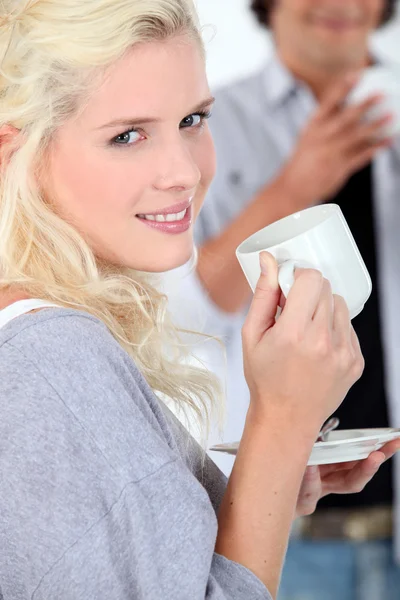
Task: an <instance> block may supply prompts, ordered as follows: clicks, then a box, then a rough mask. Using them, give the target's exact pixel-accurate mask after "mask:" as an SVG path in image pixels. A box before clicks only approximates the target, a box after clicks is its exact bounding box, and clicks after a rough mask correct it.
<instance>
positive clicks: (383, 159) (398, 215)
mask: <svg viewBox="0 0 400 600" xmlns="http://www.w3.org/2000/svg"><path fill="white" fill-rule="evenodd" d="M215 95H216V100H217V101H216V104H215V107H214V110H213V117H212V119H211V121H210V127H211V130H212V134H213V137H214V141H215V146H216V151H217V175H216V178H215V180H214V182H213V184H212V186H211V189H210V192H209V194H208V196H207V198H206V201H205V204H204V207H203V209H202V212H201V213H200V216H199V218H198V221H197V223H196V230H195V231H196V241H197V243H198V245H201V244H202V243H204V242H205V241H206V240H207V239H210V238H213V237H215V236H217V235H218V234H220V233H221V232H222V231H223V230H224V229H225V228H226V227H227V225H228V224H229V223H230V222H231V221H232V220H233V219H235V218H237V217H238V216H239V215H240V214H241V212H242V211H243V210H244V208H245V207H246V206H247V205H249V204H250V203H251V202H252V201H253V199H254V196H255V195H256V194H257V193H258V192H259V191H260V190H261V189H262V188H263V187H264V186H265V185H266V184H268V182H269V181H272V180H273V178H275V177H276V176H277V174H278V173H279V171H280V169H281V168H282V167H283V165H284V164H285V162H286V160H287V159H288V158H289V156H290V155H291V153H292V152H293V150H294V147H295V145H296V142H297V139H298V137H299V134H300V133H301V131H302V129H303V128H304V127H305V125H306V124H307V122H308V120H309V119H310V117H311V116H312V114H313V113H314V111H315V110H316V108H317V101H316V99H315V98H314V96H313V94H312V92H311V90H310V89H309V88H308V87H307V86H306V85H305V84H303V83H301V82H299V81H296V80H295V79H294V77H293V76H292V75H291V73H290V72H289V71H288V70H287V69H286V68H285V67H284V65H282V63H281V62H280V60H279V58H278V57H277V56H276V55H275V56H274V57H272V59H271V60H270V62H269V63H268V64H267V66H266V67H265V68H264V69H263V70H262V71H261V72H260V73H257V74H255V75H252V76H251V77H249V78H247V79H244V80H241V81H239V82H236V83H234V84H233V85H230V86H228V87H226V88H223V89H222V90H220V91H217V93H216V94H215ZM373 180H374V212H375V219H376V225H377V246H378V247H377V255H378V256H377V260H378V267H379V268H378V271H379V281H380V290H381V293H382V297H381V309H382V310H381V313H382V314H381V320H382V330H383V346H384V354H385V359H386V374H387V392H388V401H389V412H390V421H391V425H392V426H393V427H400V368H399V365H400V314H399V313H398V311H399V308H400V260H399V258H400V140H397V141H396V143H395V144H394V145H393V147H392V148H390V149H388V150H384V151H380V152H379V153H378V155H377V156H376V158H375V160H374V163H373ZM360 218H362V214H360ZM180 274H181V275H183V274H184V269H182V270H180ZM227 293H228V290H227ZM178 296H179V297H180V298H182V297H185V302H184V305H183V303H182V301H179V300H178V301H176V299H175V300H173V302H172V309H173V312H174V313H175V315H176V316H179V319H183V320H184V323H185V325H189V326H191V328H192V329H196V328H197V329H198V328H199V327H200V328H202V329H203V330H204V331H206V332H207V333H210V334H212V335H215V336H221V337H222V339H223V340H224V341H225V343H226V348H227V363H226V364H227V370H226V377H225V375H224V373H225V362H224V358H223V357H222V356H221V352H220V350H219V348H218V345H217V344H213V343H212V342H211V343H207V344H204V346H203V347H201V348H199V349H198V350H197V353H198V355H199V357H200V358H201V359H202V361H203V362H204V363H205V364H206V365H207V366H208V367H210V368H212V369H213V370H214V371H216V372H217V374H218V375H220V377H221V378H222V379H223V380H225V379H226V393H227V418H226V426H225V428H224V433H223V441H226V442H228V441H234V440H238V439H240V436H241V434H242V431H243V427H244V422H245V416H246V411H247V408H248V403H249V392H248V389H247V385H246V382H245V378H244V373H243V367H242V347H241V326H242V324H243V322H244V318H245V315H246V312H247V311H246V310H245V311H243V312H242V313H240V314H237V315H233V316H232V315H228V314H226V313H224V312H223V311H221V310H220V309H219V308H218V307H216V306H215V304H213V303H212V301H211V300H210V298H209V297H208V295H207V293H206V291H205V290H204V288H203V287H202V286H201V284H200V282H199V281H198V279H197V278H196V276H195V275H194V273H191V274H190V275H188V276H184V278H183V281H182V284H181V286H180V290H179V294H177V295H176V297H178ZM189 299H190V300H189ZM177 307H179V312H178V311H177ZM179 319H178V320H179ZM361 409H362V407H360V410H361ZM211 441H212V442H214V441H215V439H213V440H211ZM212 457H213V459H214V460H215V461H216V462H217V464H219V466H220V467H221V468H222V469H223V470H225V472H226V473H229V470H230V468H231V465H232V463H233V460H232V458H231V457H229V456H226V455H216V453H212ZM398 462H400V461H398ZM396 496H397V497H398V499H399V501H400V465H399V464H398V466H397V486H396ZM399 517H400V511H399ZM399 522H400V518H399ZM398 549H399V556H400V544H399V547H398Z"/></svg>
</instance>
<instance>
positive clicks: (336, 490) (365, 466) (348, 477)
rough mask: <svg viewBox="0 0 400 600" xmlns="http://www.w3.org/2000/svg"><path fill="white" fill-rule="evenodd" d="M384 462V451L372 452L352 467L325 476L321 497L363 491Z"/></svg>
mask: <svg viewBox="0 0 400 600" xmlns="http://www.w3.org/2000/svg"><path fill="white" fill-rule="evenodd" d="M384 462H385V455H384V454H383V452H379V451H377V452H372V453H371V454H370V455H369V457H368V458H366V459H365V460H361V461H359V462H358V463H357V464H356V465H355V466H354V467H353V468H352V469H350V470H349V469H341V470H338V471H336V472H333V473H331V474H330V475H327V476H326V477H323V479H322V495H321V497H323V496H327V495H328V494H355V493H358V492H361V491H362V490H363V489H364V487H365V486H366V485H367V483H368V482H369V481H371V479H372V477H373V476H374V475H375V474H376V473H377V471H378V470H379V467H380V466H381V465H382V463H384Z"/></svg>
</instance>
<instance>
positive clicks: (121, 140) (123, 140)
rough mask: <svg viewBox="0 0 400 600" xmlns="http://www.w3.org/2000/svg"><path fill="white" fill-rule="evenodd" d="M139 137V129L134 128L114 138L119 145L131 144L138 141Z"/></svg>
mask: <svg viewBox="0 0 400 600" xmlns="http://www.w3.org/2000/svg"><path fill="white" fill-rule="evenodd" d="M139 139H140V133H139V132H138V131H135V130H134V129H131V130H130V131H125V132H124V133H121V134H120V135H118V136H117V137H116V138H114V140H113V143H114V144H117V145H118V146H130V145H131V144H134V143H135V142H137V141H138V140H139Z"/></svg>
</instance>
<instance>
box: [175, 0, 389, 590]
mask: <svg viewBox="0 0 400 600" xmlns="http://www.w3.org/2000/svg"><path fill="white" fill-rule="evenodd" d="M251 8H252V10H253V11H254V13H255V15H256V16H257V18H258V20H259V22H260V24H261V25H262V26H265V27H268V28H270V29H271V31H272V34H273V38H274V42H275V47H276V52H275V54H274V56H273V57H272V59H271V60H270V62H269V63H268V65H267V66H266V67H265V68H264V69H263V70H262V72H260V73H258V74H256V75H253V76H251V77H249V78H247V79H245V80H242V81H239V82H238V83H235V84H233V85H230V86H229V87H227V88H225V89H222V90H220V91H219V92H217V94H216V98H217V101H216V105H215V108H214V111H213V117H212V119H211V121H210V125H211V130H212V133H213V136H214V140H215V144H216V151H217V159H218V168H217V177H216V179H215V181H214V184H213V186H212V188H211V191H210V194H209V196H208V198H207V200H206V202H205V205H204V208H203V210H202V213H201V214H200V217H199V219H198V221H197V232H196V237H197V243H198V249H199V260H198V265H197V272H196V273H195V274H192V275H191V276H189V278H187V285H186V293H189V294H190V302H188V297H187V295H186V298H185V305H186V306H187V305H188V304H190V306H191V308H193V307H195V306H196V307H197V309H198V311H199V314H202V315H204V318H205V325H204V329H205V331H206V332H207V333H210V334H212V335H215V336H220V337H222V339H223V340H224V342H225V344H226V349H227V382H226V383H227V421H226V427H225V430H224V439H223V441H226V442H228V441H236V440H238V439H240V436H241V433H242V429H243V425H244V420H245V416H246V412H247V408H248V403H249V392H248V390H247V386H246V383H245V379H244V374H243V367H242V353H241V327H242V324H243V321H244V317H245V314H246V311H247V308H248V305H249V302H250V289H249V287H248V284H247V282H246V280H245V278H244V275H243V274H242V271H241V269H240V266H239V264H238V262H237V260H236V257H235V249H236V247H237V246H238V245H239V243H240V242H241V241H243V240H244V239H245V238H246V237H248V236H249V235H251V234H252V233H254V232H255V231H257V230H259V229H261V228H262V227H265V226H266V225H268V224H269V223H271V222H273V221H275V220H277V219H279V218H281V217H284V216H286V215H289V214H291V213H294V212H297V211H298V210H302V209H304V208H307V207H309V206H311V205H313V204H316V203H322V202H334V203H337V204H339V206H340V207H341V209H342V211H343V212H344V215H345V217H346V220H347V222H348V223H349V226H350V229H351V230H352V232H353V235H354V237H355V239H356V242H357V244H358V247H359V249H360V252H361V254H362V256H363V258H364V260H365V262H366V265H367V268H368V270H369V272H370V275H371V278H372V282H373V293H372V295H371V297H370V299H369V301H368V302H367V304H366V306H365V308H364V311H363V312H362V313H361V314H360V315H359V316H358V317H356V318H355V319H354V321H353V324H354V327H355V329H356V332H357V334H358V336H359V339H360V343H361V347H362V350H363V353H364V357H365V360H366V368H365V371H364V374H363V377H362V378H361V379H360V381H359V382H357V384H356V385H355V386H354V387H353V388H352V390H350V393H349V395H348V396H347V398H346V399H345V401H344V402H343V404H342V406H341V407H340V408H339V410H338V411H337V413H336V414H337V416H338V417H339V419H340V428H342V429H354V428H356V429H357V428H364V427H373V428H375V427H387V426H389V425H390V426H397V427H399V426H400V375H399V369H398V365H399V364H400V362H399V359H400V315H398V314H397V313H398V310H399V307H400V273H399V267H398V263H399V259H398V258H397V257H400V143H399V141H398V140H383V141H382V140H381V141H379V142H378V141H377V133H379V131H380V129H381V128H382V127H383V126H384V124H385V123H386V120H380V121H378V122H374V124H373V125H372V126H371V124H368V123H366V122H365V120H364V119H363V116H364V115H365V114H366V113H367V112H368V110H369V109H370V108H371V106H373V105H374V104H375V103H377V102H379V98H378V97H371V98H370V99H369V100H368V102H366V103H363V104H362V105H358V106H357V107H346V106H345V99H346V96H347V94H348V93H349V91H350V90H351V88H352V86H353V85H354V83H355V81H356V78H357V74H358V73H360V71H362V69H364V68H365V67H367V66H368V65H370V64H372V63H374V62H377V61H379V58H378V57H375V56H372V55H371V52H370V47H369V39H370V35H371V33H372V32H373V31H374V30H375V29H376V28H377V27H379V26H381V25H382V24H383V23H386V22H387V21H388V20H389V19H390V18H391V17H392V15H393V12H394V2H393V1H389V0H386V1H385V0H254V1H253V2H252V5H251ZM379 62H380V61H379ZM378 137H379V136H378ZM183 308H184V307H183V305H182V309H183ZM196 326H197V323H192V327H193V328H194V329H195V328H196ZM213 352H215V350H212V345H211V344H210V345H208V347H207V346H205V348H204V349H203V350H202V358H203V360H205V361H206V362H207V366H209V367H213V366H214V367H215V369H216V371H217V372H218V365H217V363H218V359H217V355H216V354H213ZM207 353H208V356H207ZM221 372H222V369H221V370H220V371H219V374H221ZM212 457H213V458H214V459H215V460H216V462H218V464H219V465H220V466H221V468H223V470H225V472H226V473H227V474H229V471H230V468H231V463H230V462H229V460H230V459H231V457H228V456H221V455H216V454H215V453H214V454H212ZM393 469H394V467H393V462H389V463H387V464H386V465H384V467H383V468H382V469H381V471H380V472H379V473H378V475H377V476H376V477H375V478H374V479H373V481H372V482H371V483H370V484H369V486H367V488H366V489H365V490H364V491H362V492H361V493H360V494H355V495H351V496H329V498H326V499H324V500H322V501H321V502H320V505H319V508H318V509H317V511H316V513H315V514H314V515H312V516H310V517H307V518H306V519H304V520H303V521H302V522H301V523H300V524H299V527H298V531H297V533H296V537H294V538H293V540H292V543H291V545H290V547H289V551H288V556H287V562H286V567H285V572H284V577H283V583H282V588H281V596H280V599H281V600H331V599H332V600H333V599H335V600H337V599H338V598H340V600H369V599H371V600H378V599H379V600H380V599H382V600H383V599H384V600H395V599H396V600H398V599H399V598H400V568H399V567H398V566H396V565H395V562H394V559H393V556H394V552H393V532H394V531H395V533H396V536H397V537H396V541H397V544H398V545H397V557H398V558H399V557H400V543H399V535H398V532H397V530H396V529H395V528H394V520H395V515H394V512H393V507H396V509H397V510H398V501H399V500H400V498H398V496H399V492H400V476H399V475H400V473H396V474H395V473H394V472H393Z"/></svg>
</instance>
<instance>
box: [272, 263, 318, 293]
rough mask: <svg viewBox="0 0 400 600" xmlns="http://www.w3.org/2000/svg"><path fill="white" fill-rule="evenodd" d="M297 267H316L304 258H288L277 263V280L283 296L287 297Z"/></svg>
mask: <svg viewBox="0 0 400 600" xmlns="http://www.w3.org/2000/svg"><path fill="white" fill-rule="evenodd" d="M297 268H300V269H315V268H316V267H315V266H314V265H312V264H311V263H309V262H307V261H305V260H293V259H289V260H285V261H284V262H283V263H281V264H280V265H279V273H278V282H279V287H280V288H281V290H282V293H283V295H284V296H285V298H287V296H288V294H289V292H290V289H291V287H292V285H293V284H294V272H295V270H296V269H297ZM318 270H319V269H318Z"/></svg>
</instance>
